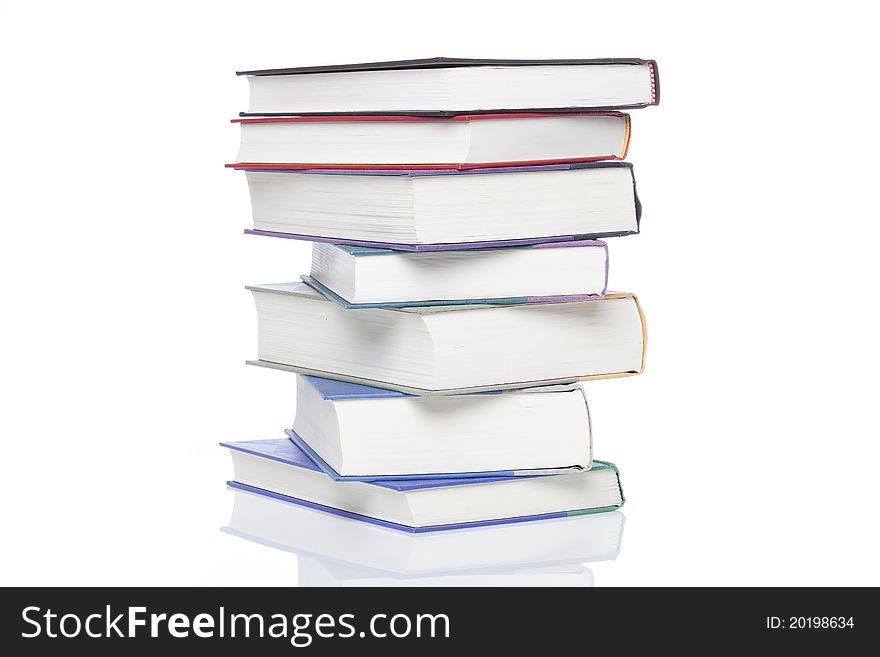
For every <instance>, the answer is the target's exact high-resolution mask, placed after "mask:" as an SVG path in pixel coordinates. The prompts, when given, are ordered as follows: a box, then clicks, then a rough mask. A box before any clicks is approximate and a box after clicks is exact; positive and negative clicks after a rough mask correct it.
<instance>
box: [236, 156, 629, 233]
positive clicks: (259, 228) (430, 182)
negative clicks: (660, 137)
mask: <svg viewBox="0 0 880 657" xmlns="http://www.w3.org/2000/svg"><path fill="white" fill-rule="evenodd" d="M245 171H246V177H247V181H248V186H249V189H250V194H251V205H252V207H253V220H254V228H253V231H254V232H256V233H258V234H262V235H269V236H278V237H289V238H294V239H307V240H312V241H329V242H335V243H343V244H345V243H348V244H353V245H365V246H386V247H387V248H400V247H398V246H397V245H400V244H404V245H407V244H408V245H437V244H447V245H449V244H453V245H456V246H447V247H446V248H448V249H456V248H457V249H461V248H479V247H490V246H510V245H515V244H517V243H524V244H529V243H530V244H534V243H540V242H546V241H556V240H562V241H570V240H573V239H575V236H579V237H581V238H597V237H611V236H616V235H630V234H633V233H637V232H638V230H639V219H640V216H641V205H640V203H639V199H638V195H637V194H636V189H635V179H634V177H633V172H632V165H631V164H629V163H627V162H579V163H562V164H548V165H541V166H518V167H504V168H485V169H466V170H461V169H419V170H378V169H373V170H364V169H301V170H288V171H262V170H251V169H245ZM404 248H405V247H404Z"/></svg>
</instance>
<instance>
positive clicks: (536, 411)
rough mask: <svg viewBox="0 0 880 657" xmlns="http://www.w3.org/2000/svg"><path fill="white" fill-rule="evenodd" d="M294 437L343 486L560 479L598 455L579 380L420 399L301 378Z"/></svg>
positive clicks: (297, 397) (295, 441)
mask: <svg viewBox="0 0 880 657" xmlns="http://www.w3.org/2000/svg"><path fill="white" fill-rule="evenodd" d="M286 433H287V435H288V437H289V438H290V439H291V440H292V441H293V442H294V443H295V444H296V445H297V447H299V448H300V449H302V450H303V451H304V452H305V453H306V454H307V455H308V456H309V457H310V458H311V460H312V461H313V462H314V463H315V464H316V465H318V467H319V468H320V469H321V470H322V471H323V472H324V473H325V474H327V475H328V476H330V477H331V478H332V479H334V480H336V481H343V480H347V481H353V480H360V481H376V480H381V479H400V478H426V477H459V478H460V477H477V476H521V475H528V474H547V473H560V472H561V471H563V470H571V471H575V470H587V469H589V468H590V463H591V459H592V448H591V438H590V435H591V431H590V411H589V408H588V406H587V400H586V396H585V395H584V391H583V389H582V388H581V387H580V385H578V384H571V385H566V386H546V387H539V388H527V389H524V390H516V391H508V392H503V393H497V394H482V393H477V394H472V395H451V396H432V397H418V396H412V395H405V394H403V393H399V392H395V391H391V390H385V389H382V388H376V387H371V386H364V385H358V384H353V383H347V382H343V381H334V380H332V379H323V378H320V377H313V376H302V375H300V376H297V387H296V421H295V422H294V425H293V429H292V430H289V429H288V430H287V431H286Z"/></svg>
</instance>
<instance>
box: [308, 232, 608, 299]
mask: <svg viewBox="0 0 880 657" xmlns="http://www.w3.org/2000/svg"><path fill="white" fill-rule="evenodd" d="M302 279H303V281H304V282H305V283H306V284H308V285H309V286H310V287H312V288H314V289H315V290H317V291H318V292H320V293H322V294H323V295H324V296H326V297H327V298H328V299H330V300H331V301H335V302H336V303H338V304H340V305H341V306H343V307H345V308H394V307H398V308H402V307H407V306H414V305H417V306H418V305H424V306H434V305H443V304H446V305H454V304H461V303H533V302H537V301H581V300H585V299H593V298H597V297H600V296H602V295H604V294H605V292H606V290H607V287H608V245H607V244H606V243H605V242H602V241H598V240H580V241H571V242H548V243H544V244H535V245H530V246H520V247H508V248H494V249H491V248H490V249H464V250H459V251H437V252H429V253H407V252H403V251H395V250H393V249H377V248H367V247H358V246H347V245H333V244H327V243H321V242H314V243H313V245H312V267H311V272H310V275H309V276H303V277H302Z"/></svg>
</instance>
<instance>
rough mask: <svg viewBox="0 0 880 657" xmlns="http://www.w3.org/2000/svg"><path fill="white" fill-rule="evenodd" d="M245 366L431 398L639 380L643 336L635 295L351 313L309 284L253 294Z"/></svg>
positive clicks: (261, 288)
mask: <svg viewBox="0 0 880 657" xmlns="http://www.w3.org/2000/svg"><path fill="white" fill-rule="evenodd" d="M248 289H249V290H251V292H252V293H253V295H254V300H255V303H256V307H257V319H258V334H259V347H258V360H257V361H249V362H250V363H251V364H254V365H260V366H263V367H271V368H275V369H282V370H290V371H295V372H300V373H302V374H312V375H316V376H321V377H324V378H330V379H337V380H343V381H351V382H354V383H364V384H366V385H373V386H377V387H380V388H388V389H391V390H399V391H401V392H406V393H411V394H418V395H430V394H451V393H456V392H477V391H480V390H498V389H505V388H528V387H534V386H536V385H542V384H547V385H549V384H559V383H573V382H575V381H577V380H587V379H595V378H609V377H617V376H626V375H631V374H638V373H640V372H641V371H642V369H643V367H644V354H645V344H646V329H645V324H644V318H643V316H642V311H641V307H640V306H639V303H638V300H637V299H636V297H635V296H634V295H632V294H627V293H608V294H606V295H605V297H604V298H602V299H595V300H591V301H570V302H565V303H527V304H499V305H462V306H432V307H413V308H399V309H398V308H390V309H385V308H376V309H363V310H358V311H350V310H346V309H344V308H341V307H340V306H339V305H337V304H335V303H333V302H332V301H328V300H327V299H326V298H325V297H324V296H322V295H321V294H319V293H317V292H315V291H314V290H312V289H311V288H310V287H309V286H308V285H306V284H305V283H281V284H275V285H260V286H251V287H249V288H248Z"/></svg>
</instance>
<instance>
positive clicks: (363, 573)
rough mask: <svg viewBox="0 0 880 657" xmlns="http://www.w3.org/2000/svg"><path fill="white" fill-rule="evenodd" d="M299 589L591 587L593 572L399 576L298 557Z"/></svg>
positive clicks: (565, 569)
mask: <svg viewBox="0 0 880 657" xmlns="http://www.w3.org/2000/svg"><path fill="white" fill-rule="evenodd" d="M297 560H298V562H299V585H300V586H311V587H317V586H323V587H329V586H344V587H362V586H392V587H401V586H555V587H561V586H570V587H586V586H593V572H592V571H591V570H590V569H589V568H587V567H586V566H584V565H582V564H579V563H573V564H558V565H553V566H541V567H537V568H510V569H501V570H498V569H486V570H470V571H463V572H456V573H447V574H443V575H416V576H413V575H399V574H396V573H387V572H384V571H381V570H373V569H371V568H364V567H362V566H354V565H351V564H346V563H343V562H341V561H333V560H331V559H320V558H318V557H309V556H304V555H301V556H299V557H298V558H297Z"/></svg>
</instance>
